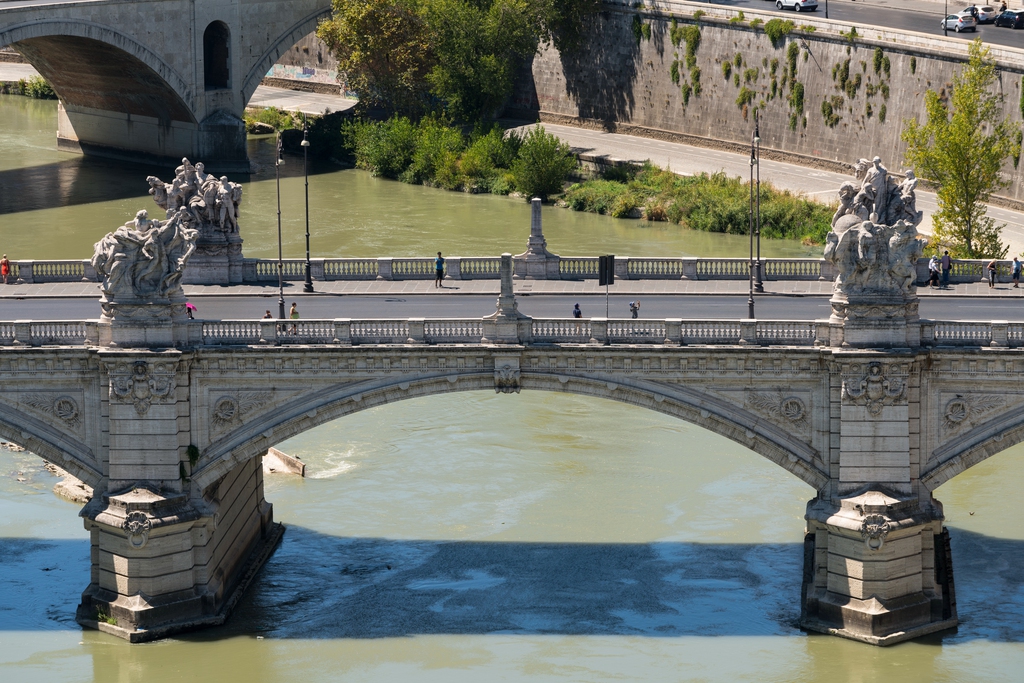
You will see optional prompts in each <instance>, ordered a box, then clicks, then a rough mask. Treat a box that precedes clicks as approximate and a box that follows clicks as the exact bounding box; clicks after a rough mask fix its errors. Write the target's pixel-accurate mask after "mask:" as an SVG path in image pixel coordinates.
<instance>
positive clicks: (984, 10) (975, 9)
mask: <svg viewBox="0 0 1024 683" xmlns="http://www.w3.org/2000/svg"><path fill="white" fill-rule="evenodd" d="M957 14H959V15H960V16H965V15H970V16H972V17H974V18H975V19H976V20H977V22H978V23H979V24H991V23H992V22H993V21H995V20H996V16H998V14H999V10H997V9H996V8H995V7H991V6H989V5H971V6H970V7H965V8H964V9H962V10H960V11H959V12H957Z"/></svg>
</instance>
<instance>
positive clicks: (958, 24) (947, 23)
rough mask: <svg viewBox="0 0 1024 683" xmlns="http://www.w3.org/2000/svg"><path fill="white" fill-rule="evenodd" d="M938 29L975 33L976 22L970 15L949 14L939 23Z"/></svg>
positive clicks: (976, 28)
mask: <svg viewBox="0 0 1024 683" xmlns="http://www.w3.org/2000/svg"><path fill="white" fill-rule="evenodd" d="M939 28H942V29H945V30H947V31H956V32H957V33H960V32H961V31H977V30H978V22H977V21H976V20H975V19H974V17H972V16H971V15H970V14H968V15H966V16H965V15H963V14H950V15H949V16H948V17H946V18H945V19H943V20H942V21H940V22H939Z"/></svg>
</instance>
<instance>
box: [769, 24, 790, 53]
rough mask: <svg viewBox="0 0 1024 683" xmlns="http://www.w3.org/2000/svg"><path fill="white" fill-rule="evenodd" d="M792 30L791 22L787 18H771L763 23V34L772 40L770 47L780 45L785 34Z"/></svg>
mask: <svg viewBox="0 0 1024 683" xmlns="http://www.w3.org/2000/svg"><path fill="white" fill-rule="evenodd" d="M792 30H793V22H792V21H790V20H789V19H778V18H776V19H771V20H769V21H768V23H767V24H765V25H764V34H765V35H766V36H768V40H770V41H772V47H776V48H778V47H782V43H783V42H784V41H785V39H786V36H788V35H789V33H790V31H792Z"/></svg>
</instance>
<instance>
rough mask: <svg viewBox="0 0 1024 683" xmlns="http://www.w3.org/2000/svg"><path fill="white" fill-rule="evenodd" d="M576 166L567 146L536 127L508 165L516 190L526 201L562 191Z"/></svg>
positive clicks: (541, 127) (527, 135) (543, 197)
mask: <svg viewBox="0 0 1024 683" xmlns="http://www.w3.org/2000/svg"><path fill="white" fill-rule="evenodd" d="M576 165H577V162H576V157H575V156H574V155H573V153H572V150H571V149H570V148H569V145H567V144H565V143H564V142H562V141H561V140H559V139H558V138H557V137H555V136H554V135H551V134H549V133H548V132H547V131H545V130H544V127H543V126H537V127H536V128H534V129H532V130H531V131H530V132H529V133H527V134H526V136H525V137H524V138H523V143H522V146H521V147H520V148H519V158H517V159H516V160H515V162H514V163H513V164H512V177H513V179H514V180H515V185H516V189H518V190H519V192H521V193H523V194H524V195H526V197H527V198H530V197H540V198H541V199H546V198H547V197H548V196H549V195H552V194H557V193H559V192H561V191H562V185H563V184H564V183H565V181H566V179H567V178H568V177H569V174H570V173H572V172H573V171H574V170H575V169H576Z"/></svg>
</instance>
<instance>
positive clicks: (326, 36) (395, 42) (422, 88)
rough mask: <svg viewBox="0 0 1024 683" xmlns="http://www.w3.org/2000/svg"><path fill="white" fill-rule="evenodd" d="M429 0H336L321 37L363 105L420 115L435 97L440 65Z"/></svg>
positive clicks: (318, 30)
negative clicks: (432, 85)
mask: <svg viewBox="0 0 1024 683" xmlns="http://www.w3.org/2000/svg"><path fill="white" fill-rule="evenodd" d="M422 1H423V0H333V2H332V7H333V13H332V15H331V18H330V19H328V20H326V21H324V22H323V23H321V24H320V26H319V28H317V36H319V38H320V39H321V40H322V41H324V43H326V44H327V47H328V48H329V49H330V50H331V52H333V53H334V55H335V56H336V57H337V58H338V69H339V70H340V71H344V72H346V73H347V74H348V85H349V87H350V88H351V89H352V90H354V91H355V92H357V93H359V100H360V107H361V108H366V107H379V108H381V109H384V110H385V111H386V112H388V113H401V114H409V115H418V114H419V113H421V112H423V111H424V110H425V109H426V108H427V106H428V101H429V95H430V93H429V84H428V83H427V80H426V79H427V74H428V73H430V70H431V68H433V66H434V56H433V51H432V50H431V48H430V39H429V32H428V28H427V25H426V22H425V21H424V19H423V16H422Z"/></svg>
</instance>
